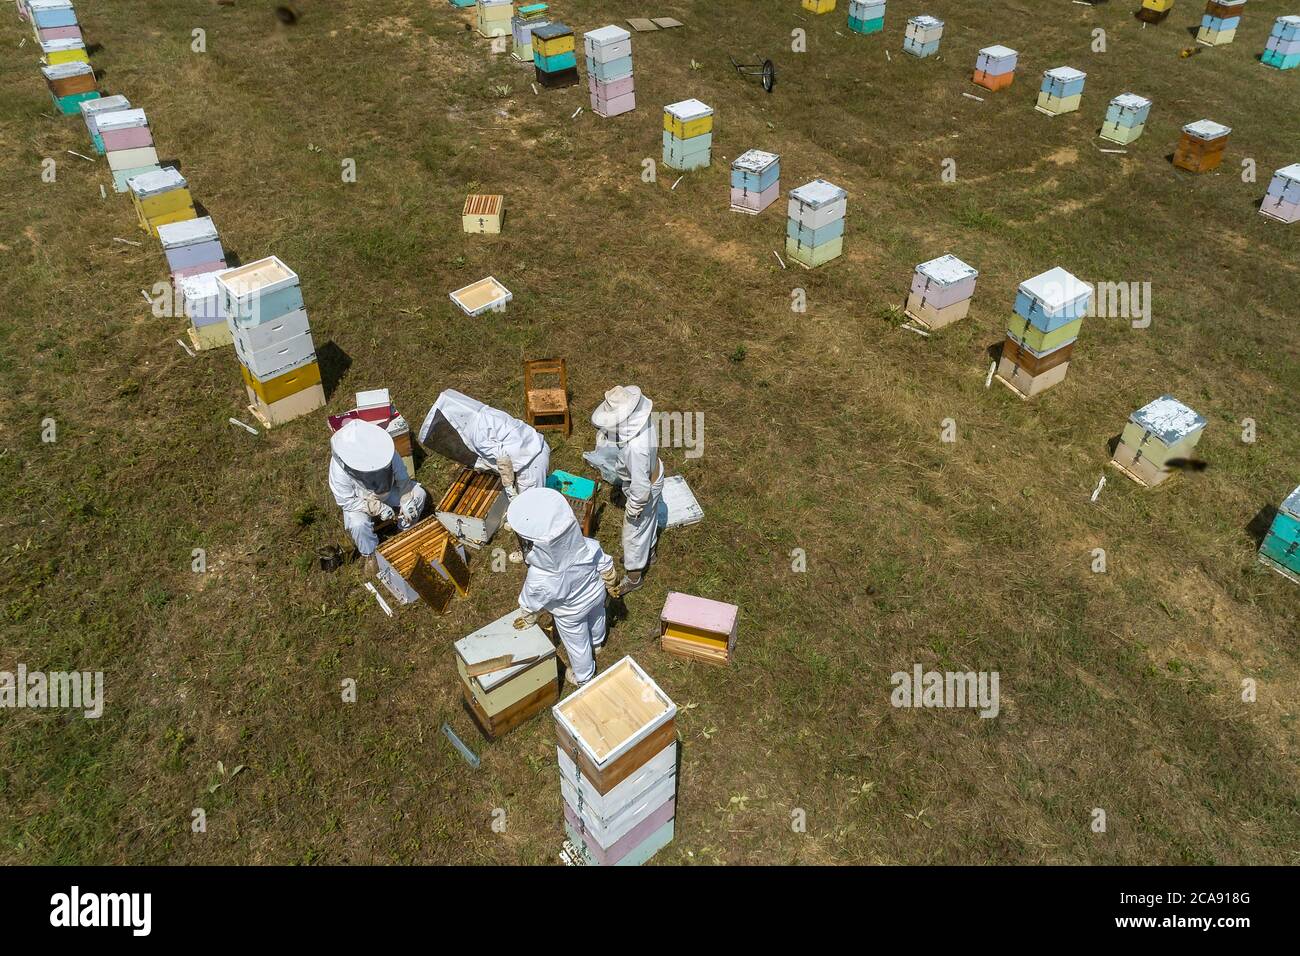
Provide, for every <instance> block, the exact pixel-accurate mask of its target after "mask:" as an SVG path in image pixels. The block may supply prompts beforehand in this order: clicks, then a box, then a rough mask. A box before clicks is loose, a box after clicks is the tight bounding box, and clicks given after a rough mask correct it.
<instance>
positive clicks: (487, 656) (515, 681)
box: [453, 610, 560, 740]
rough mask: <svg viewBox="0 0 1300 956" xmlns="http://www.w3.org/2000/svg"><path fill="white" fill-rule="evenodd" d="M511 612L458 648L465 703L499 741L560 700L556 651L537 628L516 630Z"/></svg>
mask: <svg viewBox="0 0 1300 956" xmlns="http://www.w3.org/2000/svg"><path fill="white" fill-rule="evenodd" d="M519 614H520V612H519V611H518V610H514V611H511V612H510V613H509V614H506V615H504V616H502V617H500V618H498V619H497V620H495V621H493V622H492V623H491V624H488V625H486V626H485V627H481V628H479V629H478V630H477V631H475V632H474V633H473V634H470V635H468V636H466V637H463V638H461V639H460V640H459V641H457V642H456V643H455V644H454V645H453V649H454V650H455V653H456V670H457V672H458V673H459V674H460V681H461V692H462V703H463V704H464V707H465V710H466V712H467V713H468V714H469V716H470V718H471V719H472V720H473V721H474V725H475V726H476V727H478V729H479V730H480V731H481V732H482V734H483V736H485V737H487V738H488V739H489V740H495V739H497V738H498V737H500V736H501V735H502V734H505V733H508V732H509V731H511V730H513V729H514V728H516V727H518V726H519V725H520V724H523V723H524V722H526V721H527V720H529V719H530V718H532V717H534V716H536V715H537V714H539V713H541V712H542V711H543V710H545V709H546V708H547V707H551V706H553V705H554V704H555V702H556V701H557V700H558V699H559V696H560V671H559V665H558V663H557V660H556V654H555V646H554V644H553V643H552V642H551V639H550V638H549V637H548V636H547V634H546V632H545V631H543V630H542V628H541V627H539V626H538V625H536V624H533V625H531V626H529V627H525V628H517V627H515V620H516V618H518V617H519Z"/></svg>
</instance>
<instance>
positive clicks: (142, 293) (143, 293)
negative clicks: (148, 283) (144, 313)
mask: <svg viewBox="0 0 1300 956" xmlns="http://www.w3.org/2000/svg"><path fill="white" fill-rule="evenodd" d="M140 294H141V295H142V296H144V300H145V301H146V302H148V303H149V304H150V305H153V299H151V298H149V293H148V292H145V291H144V289H141V290H140Z"/></svg>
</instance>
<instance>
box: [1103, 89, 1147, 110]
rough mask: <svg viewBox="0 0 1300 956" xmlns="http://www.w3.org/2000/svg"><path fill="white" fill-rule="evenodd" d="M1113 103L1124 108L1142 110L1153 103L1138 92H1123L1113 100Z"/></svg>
mask: <svg viewBox="0 0 1300 956" xmlns="http://www.w3.org/2000/svg"><path fill="white" fill-rule="evenodd" d="M1111 103H1113V104H1114V105H1116V106H1118V107H1119V108H1120V109H1123V110H1140V109H1144V108H1146V107H1148V106H1150V105H1151V101H1150V100H1149V99H1147V98H1146V97H1145V96H1138V95H1137V94H1136V93H1121V94H1120V95H1119V96H1117V97H1115V98H1114V99H1113V100H1111Z"/></svg>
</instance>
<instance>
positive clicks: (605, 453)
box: [585, 385, 664, 594]
mask: <svg viewBox="0 0 1300 956" xmlns="http://www.w3.org/2000/svg"><path fill="white" fill-rule="evenodd" d="M653 409H654V403H653V402H651V401H650V399H648V398H646V397H645V396H644V395H642V394H641V389H639V388H637V387H636V386H635V385H616V386H614V387H613V388H611V389H610V390H609V391H608V392H606V393H605V400H604V401H603V402H601V403H600V405H599V406H597V408H596V410H595V411H594V412H593V413H592V415H591V423H592V424H593V425H595V426H596V428H597V429H598V431H597V433H596V450H595V451H594V452H592V453H591V454H590V455H588V456H585V457H587V458H588V460H590V461H593V462H594V463H595V462H598V463H599V464H598V467H599V468H600V470H601V476H602V477H603V478H605V480H606V481H608V482H610V483H611V484H613V485H615V486H617V487H618V488H619V489H620V490H621V491H622V492H623V495H624V497H625V499H626V504H625V505H624V508H623V569H624V570H625V571H626V572H627V573H626V574H625V575H624V576H623V580H622V581H621V582H619V585H618V593H619V594H627V593H628V592H629V591H635V590H636V589H637V588H639V587H640V586H641V584H642V576H643V575H644V574H645V571H646V568H648V567H649V566H650V559H651V556H652V555H653V553H654V546H655V535H656V533H657V532H658V522H659V502H660V500H661V499H662V498H663V491H664V465H663V462H661V461H660V460H659V436H658V434H657V430H656V428H655V424H654V420H653V418H652V416H651V414H650V413H651V411H652V410H653Z"/></svg>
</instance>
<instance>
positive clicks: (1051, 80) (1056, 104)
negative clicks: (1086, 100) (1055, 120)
mask: <svg viewBox="0 0 1300 956" xmlns="http://www.w3.org/2000/svg"><path fill="white" fill-rule="evenodd" d="M1087 78H1088V74H1087V73H1084V72H1083V71H1082V70H1076V69H1075V68H1074V67H1072V66H1058V67H1056V68H1055V69H1052V70H1047V71H1045V72H1044V73H1043V85H1042V86H1041V87H1040V88H1039V91H1038V105H1036V106H1035V107H1034V109H1036V110H1038V112H1040V113H1046V114H1047V115H1048V116H1060V115H1061V114H1062V113H1073V112H1074V111H1075V110H1077V109H1078V108H1079V102H1080V101H1081V100H1082V99H1083V84H1084V80H1086V79H1087Z"/></svg>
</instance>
